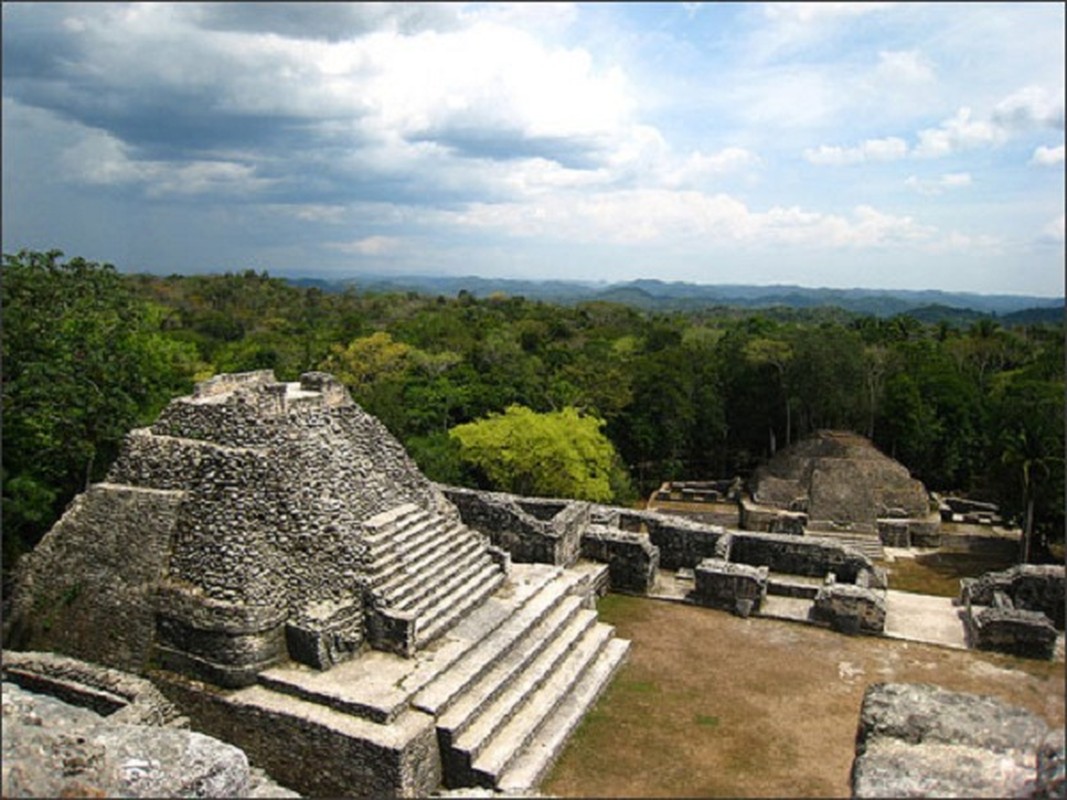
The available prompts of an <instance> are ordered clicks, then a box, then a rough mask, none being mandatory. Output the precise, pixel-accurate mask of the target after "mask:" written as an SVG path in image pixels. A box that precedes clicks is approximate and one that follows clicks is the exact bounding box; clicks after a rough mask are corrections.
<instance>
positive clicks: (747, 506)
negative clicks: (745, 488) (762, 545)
mask: <svg viewBox="0 0 1067 800" xmlns="http://www.w3.org/2000/svg"><path fill="white" fill-rule="evenodd" d="M751 488H752V498H751V501H748V500H747V499H745V500H744V501H743V502H742V511H741V514H742V522H741V525H742V527H743V528H745V529H747V530H764V531H780V532H784V533H797V534H799V533H802V532H803V531H805V530H807V531H808V532H809V533H814V534H816V535H819V536H834V537H839V538H841V539H843V540H844V541H846V542H848V543H850V544H853V545H854V546H857V547H860V548H861V549H864V552H867V553H868V554H869V555H877V552H878V551H879V550H880V546H881V543H882V542H884V543H886V544H892V545H895V546H900V547H908V546H926V547H936V546H937V545H938V543H939V541H940V540H939V534H938V531H939V524H940V517H939V515H938V514H937V513H936V511H932V508H931V500H930V497H929V495H928V493H927V491H926V489H925V487H924V486H923V485H922V484H921V483H920V482H919V481H917V480H915V479H913V478H912V477H911V475H910V473H909V472H908V470H907V468H906V467H904V466H903V465H902V464H900V463H898V462H896V461H894V460H893V459H891V458H889V457H888V456H885V455H884V454H882V453H881V452H879V451H878V450H877V448H875V447H874V446H873V445H872V444H871V443H870V442H869V441H868V440H866V439H864V438H863V437H862V436H859V435H857V434H854V433H850V432H845V431H829V430H824V431H818V432H816V434H815V435H814V436H811V437H809V438H807V439H803V440H801V441H799V442H796V443H794V444H793V445H791V446H790V447H788V448H786V449H785V450H782V451H781V452H779V453H778V454H777V455H775V456H774V457H773V458H772V459H771V460H770V461H768V462H767V463H766V464H764V465H762V466H760V467H759V468H758V469H757V470H756V472H755V474H754V475H753V478H752V481H751Z"/></svg>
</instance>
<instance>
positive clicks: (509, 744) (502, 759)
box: [471, 623, 615, 788]
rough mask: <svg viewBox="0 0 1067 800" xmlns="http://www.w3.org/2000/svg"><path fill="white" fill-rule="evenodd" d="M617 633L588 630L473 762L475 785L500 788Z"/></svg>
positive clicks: (597, 627) (596, 628)
mask: <svg viewBox="0 0 1067 800" xmlns="http://www.w3.org/2000/svg"><path fill="white" fill-rule="evenodd" d="M614 634H615V629H614V628H613V627H611V626H610V625H604V624H602V623H597V624H595V625H593V626H592V627H590V628H588V629H587V630H586V632H585V634H584V635H583V636H582V637H581V639H580V640H579V641H578V642H577V643H576V644H575V645H574V646H573V647H572V648H570V649H569V652H568V653H567V657H566V658H565V659H564V660H563V661H562V662H560V663H559V664H558V665H557V668H556V669H555V670H554V671H553V673H552V674H551V675H550V676H549V677H548V680H546V681H544V683H543V684H542V685H541V686H540V687H539V688H538V689H537V690H536V691H535V692H534V694H533V695H531V697H530V698H529V700H528V702H527V703H526V705H525V707H524V712H523V713H519V714H514V715H512V716H511V717H510V718H509V719H508V721H507V723H506V724H505V725H504V726H503V727H501V728H500V729H499V730H498V731H497V732H496V735H495V736H494V737H493V739H492V742H491V743H489V745H488V746H487V747H484V748H483V749H482V751H481V753H480V754H479V755H478V756H477V758H475V759H474V763H473V765H472V770H471V776H472V779H473V782H474V783H475V785H477V786H482V787H485V788H494V787H495V786H496V785H497V783H498V781H499V780H500V776H501V774H502V773H503V772H504V770H506V769H507V768H508V766H510V765H511V764H512V763H513V762H514V761H515V760H516V759H517V758H518V756H519V755H520V754H521V753H522V752H523V750H524V749H525V748H526V746H527V744H528V743H530V741H531V740H532V739H533V738H534V736H536V735H537V733H538V732H539V731H540V730H541V729H542V727H543V726H544V725H545V724H547V722H548V720H549V719H551V718H552V716H553V715H554V714H555V712H556V710H557V709H558V708H559V706H560V705H561V704H562V702H563V701H564V699H565V698H566V697H567V696H568V695H570V693H571V692H573V691H574V688H575V685H576V684H577V683H578V682H580V681H581V679H582V677H584V675H585V673H586V672H587V671H588V670H589V669H590V667H591V666H592V665H593V664H594V663H595V662H596V661H597V660H598V659H599V657H600V654H601V653H602V652H603V650H604V648H605V647H607V644H608V642H610V641H611V640H612V638H613V637H614Z"/></svg>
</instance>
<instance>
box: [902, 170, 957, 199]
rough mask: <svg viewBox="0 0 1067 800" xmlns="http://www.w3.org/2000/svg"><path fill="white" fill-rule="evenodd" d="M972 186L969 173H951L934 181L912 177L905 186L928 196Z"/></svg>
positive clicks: (906, 181) (905, 182)
mask: <svg viewBox="0 0 1067 800" xmlns="http://www.w3.org/2000/svg"><path fill="white" fill-rule="evenodd" d="M971 184H972V180H971V175H970V173H969V172H950V173H947V174H945V175H942V176H940V177H938V178H933V179H922V178H919V177H917V176H915V175H911V176H909V177H908V179H907V180H905V181H904V185H905V186H907V187H908V188H909V189H914V190H915V191H916V192H918V193H919V194H922V195H928V196H929V195H939V194H944V192H945V191H946V190H947V189H960V188H963V187H965V186H970V185H971Z"/></svg>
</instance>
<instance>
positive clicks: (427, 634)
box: [415, 560, 507, 647]
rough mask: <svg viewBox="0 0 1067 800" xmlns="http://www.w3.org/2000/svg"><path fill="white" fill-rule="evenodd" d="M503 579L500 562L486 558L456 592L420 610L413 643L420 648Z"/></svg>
mask: <svg viewBox="0 0 1067 800" xmlns="http://www.w3.org/2000/svg"><path fill="white" fill-rule="evenodd" d="M506 579H507V575H506V573H505V572H504V570H503V569H502V568H501V567H500V565H499V564H497V563H496V562H494V561H492V560H489V561H488V563H487V564H485V566H483V567H482V568H481V569H480V570H478V572H476V573H474V574H473V575H472V576H471V577H470V578H469V579H468V580H467V581H466V582H464V583H463V584H462V585H460V587H459V588H458V589H457V590H456V591H455V592H452V593H450V594H448V595H445V596H443V597H441V598H440V599H439V600H438V601H437V602H436V603H434V604H433V605H431V606H428V607H427V608H425V609H422V610H420V611H419V613H418V617H419V619H418V624H417V626H416V628H415V640H416V644H417V645H418V646H419V647H423V646H424V645H427V644H429V643H430V642H432V641H433V640H434V639H436V638H437V637H438V636H440V635H441V634H442V633H444V632H445V631H446V630H448V629H449V628H450V627H451V626H452V625H453V624H455V622H456V621H457V620H459V619H460V618H462V617H463V615H464V614H467V613H468V612H470V611H471V609H473V608H476V607H477V606H478V605H479V604H480V603H482V602H483V601H484V600H485V599H486V598H487V597H489V595H491V594H493V592H495V591H496V590H497V589H499V588H500V585H501V584H502V583H504V581H505V580H506Z"/></svg>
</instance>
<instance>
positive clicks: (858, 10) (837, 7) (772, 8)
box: [763, 3, 896, 24]
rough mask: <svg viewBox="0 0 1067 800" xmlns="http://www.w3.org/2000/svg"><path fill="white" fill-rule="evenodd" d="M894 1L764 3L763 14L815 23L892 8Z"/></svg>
mask: <svg viewBox="0 0 1067 800" xmlns="http://www.w3.org/2000/svg"><path fill="white" fill-rule="evenodd" d="M895 5H896V3H765V4H764V6H763V10H764V14H765V15H766V16H767V18H768V19H771V20H775V21H785V22H797V23H802V24H808V23H817V22H820V21H822V20H828V19H840V18H843V17H858V16H861V15H864V14H870V13H872V12H875V11H884V10H885V9H887V8H892V7H893V6H895Z"/></svg>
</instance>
